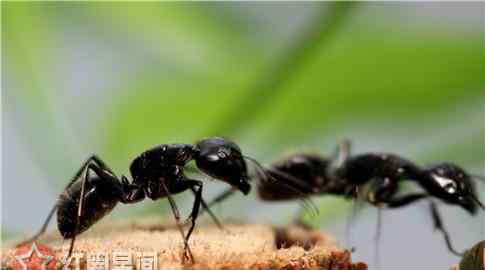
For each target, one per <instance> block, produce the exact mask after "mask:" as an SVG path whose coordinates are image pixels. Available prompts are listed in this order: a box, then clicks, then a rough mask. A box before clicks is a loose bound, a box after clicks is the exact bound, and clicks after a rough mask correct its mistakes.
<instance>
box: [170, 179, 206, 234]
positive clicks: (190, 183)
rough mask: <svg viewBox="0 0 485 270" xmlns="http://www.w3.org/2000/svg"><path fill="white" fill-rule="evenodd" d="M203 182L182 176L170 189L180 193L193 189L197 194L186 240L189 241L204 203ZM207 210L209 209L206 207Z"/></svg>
mask: <svg viewBox="0 0 485 270" xmlns="http://www.w3.org/2000/svg"><path fill="white" fill-rule="evenodd" d="M202 186H203V184H202V182H201V181H198V180H192V179H189V178H182V179H181V180H179V181H177V182H175V183H174V184H172V185H171V186H170V188H171V189H170V190H171V191H172V192H173V193H179V192H183V191H185V190H187V189H190V190H192V192H193V193H194V195H195V200H194V205H193V206H192V212H191V213H190V216H189V219H190V223H191V225H190V228H189V231H188V232H187V235H186V236H185V239H186V241H187V242H188V241H189V239H190V236H191V235H192V232H193V231H194V228H195V222H196V220H197V217H198V215H199V209H200V205H201V203H202ZM206 210H207V209H206Z"/></svg>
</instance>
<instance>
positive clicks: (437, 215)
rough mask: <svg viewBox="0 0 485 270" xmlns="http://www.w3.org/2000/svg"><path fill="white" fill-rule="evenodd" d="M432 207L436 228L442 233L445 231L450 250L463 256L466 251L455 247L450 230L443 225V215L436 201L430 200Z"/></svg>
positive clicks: (444, 234)
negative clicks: (458, 250) (462, 251)
mask: <svg viewBox="0 0 485 270" xmlns="http://www.w3.org/2000/svg"><path fill="white" fill-rule="evenodd" d="M430 209H431V216H432V218H433V222H434V227H435V229H437V230H440V231H441V233H443V236H444V237H445V242H446V246H447V247H448V250H449V251H450V252H451V253H453V254H455V255H457V256H460V257H461V256H463V254H464V253H460V252H457V251H456V249H454V248H453V245H452V244H451V238H450V235H449V234H448V231H446V229H445V227H444V226H443V221H442V220H441V216H440V213H439V211H438V207H437V206H436V203H435V202H433V201H431V202H430Z"/></svg>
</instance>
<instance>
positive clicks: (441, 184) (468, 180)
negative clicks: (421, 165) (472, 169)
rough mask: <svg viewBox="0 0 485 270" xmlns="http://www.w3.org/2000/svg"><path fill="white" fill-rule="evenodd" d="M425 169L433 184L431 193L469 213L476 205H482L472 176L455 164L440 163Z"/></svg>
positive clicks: (474, 209)
mask: <svg viewBox="0 0 485 270" xmlns="http://www.w3.org/2000/svg"><path fill="white" fill-rule="evenodd" d="M427 171H428V173H429V176H430V177H431V181H432V184H433V192H432V195H434V196H436V197H438V198H440V199H442V200H443V201H445V202H447V203H450V204H456V205H459V206H461V207H463V208H464V209H465V210H467V211H468V212H470V213H471V214H475V213H476V210H477V206H480V207H482V205H481V203H480V201H479V200H478V199H477V195H476V191H475V185H474V182H473V180H472V177H470V176H469V175H468V174H467V173H466V172H465V171H464V170H463V169H461V168H460V167H458V166H457V165H454V164H450V163H441V164H437V165H433V166H430V167H428V169H427Z"/></svg>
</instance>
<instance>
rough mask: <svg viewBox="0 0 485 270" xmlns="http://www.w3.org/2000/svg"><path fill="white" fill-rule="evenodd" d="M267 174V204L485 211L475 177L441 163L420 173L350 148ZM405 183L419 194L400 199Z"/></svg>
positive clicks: (292, 159) (281, 165)
mask: <svg viewBox="0 0 485 270" xmlns="http://www.w3.org/2000/svg"><path fill="white" fill-rule="evenodd" d="M265 170H266V173H267V174H268V175H269V176H270V177H271V178H273V179H275V181H272V182H269V181H259V182H258V187H257V188H258V195H259V197H260V198H261V199H262V200H266V201H280V200H291V199H299V198H301V197H302V196H305V197H310V196H313V195H329V194H331V195H337V196H343V197H345V198H350V199H355V198H358V197H359V198H360V197H364V199H365V200H366V201H367V202H369V203H371V204H373V205H375V206H377V207H382V208H398V207H403V206H405V205H408V204H411V203H414V202H417V201H419V200H421V199H425V198H427V199H431V198H437V199H439V200H441V201H443V202H445V203H447V204H451V205H457V206H460V207H462V208H463V209H465V210H466V211H468V213H470V214H471V215H474V214H476V212H477V208H478V207H481V208H482V209H484V210H485V208H484V206H483V205H482V203H481V202H480V201H479V200H478V195H477V192H476V190H475V183H474V181H473V178H474V177H473V176H470V175H469V174H467V173H466V172H465V171H464V170H463V169H461V168H460V167H459V166H457V165H454V164H451V163H440V164H437V165H431V166H426V167H420V166H418V165H416V164H414V163H413V162H411V161H409V160H407V159H405V158H402V157H400V156H397V155H394V154H387V153H365V154H359V155H355V156H351V155H350V143H349V142H344V143H342V144H340V145H339V147H338V149H337V151H336V153H335V154H334V155H333V156H332V157H322V156H319V155H315V154H294V155H291V156H289V157H287V158H286V159H283V160H280V161H278V162H275V163H273V164H271V165H269V166H268V167H267V168H266V169H265ZM404 181H410V182H414V183H415V184H417V185H418V186H420V187H421V188H422V189H423V192H421V193H410V194H405V195H398V192H399V191H401V189H400V184H401V183H402V182H404ZM280 183H285V184H286V185H291V186H292V187H294V190H298V192H294V190H292V189H287V188H281V184H280ZM220 197H227V195H226V194H225V196H220ZM216 201H220V199H219V198H217V199H216ZM430 202H431V203H430V207H431V208H430V211H431V216H432V218H433V220H434V225H435V228H437V229H439V230H440V231H442V233H443V234H444V236H445V240H446V244H447V246H448V249H449V250H450V251H451V252H453V253H455V254H459V253H458V252H456V251H455V249H454V248H453V247H452V245H451V241H450V239H449V236H448V233H447V232H446V230H445V229H444V227H443V223H442V221H441V217H440V214H439V212H438V209H437V207H436V205H435V203H434V202H433V201H431V200H430ZM209 205H212V203H211V204H209Z"/></svg>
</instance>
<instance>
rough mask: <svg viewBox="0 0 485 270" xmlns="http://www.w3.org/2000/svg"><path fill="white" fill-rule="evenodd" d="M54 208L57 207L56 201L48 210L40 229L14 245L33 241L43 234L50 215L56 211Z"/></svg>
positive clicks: (50, 217)
mask: <svg viewBox="0 0 485 270" xmlns="http://www.w3.org/2000/svg"><path fill="white" fill-rule="evenodd" d="M56 209H57V203H56V204H55V205H54V206H53V207H52V209H51V211H50V212H49V215H48V216H47V218H46V219H45V221H44V224H43V225H42V227H41V228H40V230H39V231H38V232H37V233H36V234H35V235H34V236H32V237H30V238H28V239H27V240H24V241H22V242H20V243H18V244H17V245H16V246H17V247H18V246H22V245H25V244H27V243H30V242H34V241H35V240H37V239H38V238H39V237H40V236H41V235H42V234H44V233H45V231H46V229H47V226H48V225H49V222H50V221H51V219H52V216H54V213H55V212H56Z"/></svg>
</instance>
